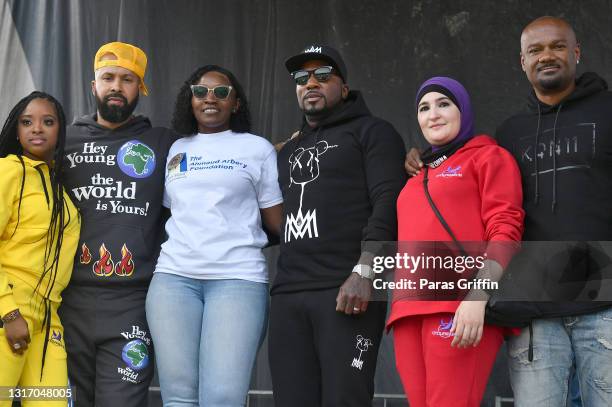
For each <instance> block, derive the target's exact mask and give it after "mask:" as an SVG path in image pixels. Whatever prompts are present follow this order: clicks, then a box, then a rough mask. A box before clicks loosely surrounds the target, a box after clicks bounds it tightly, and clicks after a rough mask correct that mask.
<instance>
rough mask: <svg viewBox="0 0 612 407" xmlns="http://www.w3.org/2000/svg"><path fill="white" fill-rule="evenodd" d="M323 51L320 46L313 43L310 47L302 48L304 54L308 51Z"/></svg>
mask: <svg viewBox="0 0 612 407" xmlns="http://www.w3.org/2000/svg"><path fill="white" fill-rule="evenodd" d="M322 51H323V49H322V47H316V46H314V45H311V46H310V48H306V49H305V50H304V54H306V53H308V52H316V53H319V54H320V53H321V52H322Z"/></svg>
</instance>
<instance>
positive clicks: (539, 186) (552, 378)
mask: <svg viewBox="0 0 612 407" xmlns="http://www.w3.org/2000/svg"><path fill="white" fill-rule="evenodd" d="M579 60H580V47H579V44H578V42H577V41H576V36H575V33H574V31H573V29H572V27H571V26H570V25H569V24H568V23H567V22H566V21H564V20H561V19H558V18H553V17H541V18H538V19H536V20H534V21H532V22H531V23H530V24H529V25H527V27H526V28H525V29H524V30H523V33H522V35H521V66H522V68H523V70H524V71H525V73H526V75H527V79H528V80H529V82H530V83H531V85H532V87H533V92H532V93H531V95H530V97H529V103H528V108H527V111H525V112H522V113H519V114H517V115H515V116H513V117H511V118H509V119H508V120H506V121H505V122H504V123H503V124H502V125H501V126H500V128H499V129H498V131H497V138H498V140H499V142H500V144H501V145H502V146H504V147H505V148H507V149H508V150H509V151H510V152H512V154H513V155H514V157H515V158H516V160H517V162H518V164H519V166H520V169H521V174H522V177H523V189H524V193H523V195H524V208H525V212H526V216H525V235H524V239H525V240H528V241H529V240H531V241H610V240H612V227H611V226H612V176H611V175H612V115H611V114H612V93H611V92H609V91H608V90H607V89H608V86H607V84H606V82H605V81H604V80H603V79H602V78H600V77H599V76H598V75H596V74H595V73H592V72H587V73H585V74H583V75H582V76H580V77H579V78H576V65H577V64H578V63H579ZM608 263H609V260H608ZM562 268H567V266H565V267H562ZM571 271H573V272H574V273H573V274H577V273H578V270H575V269H574V270H571ZM574 278H578V277H576V276H574ZM548 279H549V280H550V279H551V277H550V276H548ZM548 283H550V284H552V285H555V284H556V285H558V284H559V283H560V280H556V281H548ZM601 295H602V296H603V297H605V296H606V294H601ZM607 296H608V297H609V292H608V293H607ZM600 299H602V300H607V301H593V302H559V303H554V304H549V305H548V306H551V309H550V310H549V311H552V312H551V313H552V314H554V315H555V316H556V318H543V319H536V320H534V321H533V322H532V324H531V328H532V329H531V332H530V329H528V328H525V329H524V330H523V332H522V333H521V335H520V336H516V337H511V338H510V340H509V344H508V349H509V354H510V378H511V383H512V388H513V390H514V398H515V405H516V406H519V407H523V406H543V405H549V406H562V405H565V398H566V396H567V393H568V378H569V377H570V372H571V369H572V364H573V363H575V367H576V374H577V377H578V380H579V383H580V392H581V396H582V401H583V403H584V405H585V406H610V405H612V392H611V391H610V389H611V388H612V309H611V308H610V306H609V304H610V302H609V300H610V299H612V298H600ZM530 341H531V343H530Z"/></svg>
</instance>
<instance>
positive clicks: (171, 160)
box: [155, 130, 283, 282]
mask: <svg viewBox="0 0 612 407" xmlns="http://www.w3.org/2000/svg"><path fill="white" fill-rule="evenodd" d="M282 202H283V198H282V194H281V191H280V188H279V185H278V170H277V168H276V151H274V147H273V146H272V144H270V142H268V141H267V140H266V139H264V138H262V137H259V136H255V135H253V134H250V133H234V132H232V131H231V130H227V131H224V132H220V133H213V134H197V135H195V136H189V137H184V138H182V139H179V140H177V141H176V142H175V143H174V144H173V145H172V147H171V148H170V152H169V153H168V162H167V163H166V184H165V191H164V201H163V204H164V206H166V207H168V208H170V210H171V212H172V216H171V217H170V219H169V220H168V222H167V223H166V232H167V233H168V236H169V238H168V241H166V242H165V243H164V244H163V245H162V248H161V253H160V255H159V260H158V261H157V267H156V269H155V272H161V273H170V274H177V275H180V276H184V277H190V278H197V279H243V280H250V281H256V282H267V281H268V273H267V267H266V260H265V258H264V255H263V253H262V251H261V249H262V247H264V246H265V245H266V243H267V238H266V234H265V233H264V231H263V229H262V226H261V215H260V212H259V210H260V208H269V207H271V206H274V205H278V204H280V203H282Z"/></svg>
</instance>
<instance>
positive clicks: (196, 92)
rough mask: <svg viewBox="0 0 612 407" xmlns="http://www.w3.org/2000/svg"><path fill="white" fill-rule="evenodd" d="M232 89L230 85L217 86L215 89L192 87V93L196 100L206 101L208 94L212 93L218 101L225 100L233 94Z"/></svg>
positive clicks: (200, 86) (201, 86)
mask: <svg viewBox="0 0 612 407" xmlns="http://www.w3.org/2000/svg"><path fill="white" fill-rule="evenodd" d="M232 89H233V88H232V87H231V86H228V85H221V86H215V87H214V88H209V87H207V86H204V85H191V93H192V94H193V96H194V97H195V98H196V99H205V98H206V96H208V93H210V92H212V93H213V95H214V96H215V98H216V99H219V100H225V99H227V98H228V97H229V95H230V93H232Z"/></svg>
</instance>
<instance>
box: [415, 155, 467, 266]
mask: <svg viewBox="0 0 612 407" xmlns="http://www.w3.org/2000/svg"><path fill="white" fill-rule="evenodd" d="M428 183H429V167H427V166H425V174H424V177H423V189H424V190H425V196H426V197H427V202H429V206H431V210H432V211H433V212H434V213H435V215H436V217H437V218H438V220H439V221H440V223H441V224H442V226H443V227H444V229H445V230H446V232H448V234H449V235H450V237H451V238H452V239H453V242H455V244H456V245H457V246H458V247H459V251H460V252H461V254H462V255H464V256H467V252H466V251H465V249H464V248H463V245H462V244H461V243H459V240H457V237H456V236H455V234H454V233H453V231H452V230H451V228H450V226H448V223H446V220H444V217H443V216H442V214H441V213H440V211H439V210H438V207H437V206H436V204H435V203H434V201H433V199H431V195H430V194H429V189H428V187H427V184H428Z"/></svg>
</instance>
